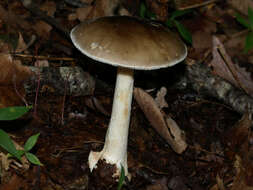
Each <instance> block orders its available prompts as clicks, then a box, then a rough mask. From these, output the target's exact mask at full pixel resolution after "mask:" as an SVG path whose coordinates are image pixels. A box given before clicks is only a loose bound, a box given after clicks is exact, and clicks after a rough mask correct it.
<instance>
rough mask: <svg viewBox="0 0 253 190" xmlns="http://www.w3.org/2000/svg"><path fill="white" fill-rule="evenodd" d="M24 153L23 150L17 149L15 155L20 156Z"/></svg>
mask: <svg viewBox="0 0 253 190" xmlns="http://www.w3.org/2000/svg"><path fill="white" fill-rule="evenodd" d="M24 153H25V151H24V150H17V155H18V156H20V158H21V157H22V156H23V154H24Z"/></svg>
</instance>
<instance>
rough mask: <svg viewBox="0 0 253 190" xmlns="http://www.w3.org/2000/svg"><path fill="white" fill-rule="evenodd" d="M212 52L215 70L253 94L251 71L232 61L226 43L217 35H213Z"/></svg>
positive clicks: (212, 62)
mask: <svg viewBox="0 0 253 190" xmlns="http://www.w3.org/2000/svg"><path fill="white" fill-rule="evenodd" d="M212 54H213V59H212V61H211V62H210V65H211V66H212V67H213V72H214V73H215V74H217V75H219V76H220V77H222V78H223V79H225V80H227V81H229V82H230V83H232V84H233V85H235V86H237V87H239V88H242V89H243V90H244V91H245V92H246V93H248V94H249V95H251V96H253V82H252V79H251V73H249V72H247V71H246V69H245V68H242V67H240V66H239V65H238V64H234V63H233V62H232V60H231V57H230V56H229V55H228V54H227V53H226V49H225V47H224V45H223V44H222V42H221V41H220V40H219V39H218V38H217V37H216V36H213V50H212Z"/></svg>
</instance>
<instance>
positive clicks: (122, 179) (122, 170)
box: [117, 165, 126, 190]
mask: <svg viewBox="0 0 253 190" xmlns="http://www.w3.org/2000/svg"><path fill="white" fill-rule="evenodd" d="M125 177H126V176H125V170H124V167H123V166H122V165H121V171H120V177H119V183H118V187H117V190H121V187H122V186H123V184H124V181H125Z"/></svg>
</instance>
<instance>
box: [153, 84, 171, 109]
mask: <svg viewBox="0 0 253 190" xmlns="http://www.w3.org/2000/svg"><path fill="white" fill-rule="evenodd" d="M166 94H167V89H166V88H165V87H162V88H161V89H160V90H159V91H158V92H157V94H156V98H155V102H156V104H157V106H158V107H159V108H160V109H163V108H167V107H168V103H167V102H166V100H165V96H166Z"/></svg>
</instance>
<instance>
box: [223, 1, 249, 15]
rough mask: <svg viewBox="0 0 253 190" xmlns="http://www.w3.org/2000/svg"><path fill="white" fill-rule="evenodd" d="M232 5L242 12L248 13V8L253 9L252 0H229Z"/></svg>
mask: <svg viewBox="0 0 253 190" xmlns="http://www.w3.org/2000/svg"><path fill="white" fill-rule="evenodd" d="M228 3H229V4H230V5H232V6H233V7H234V8H235V9H237V10H238V11H240V12H241V13H242V14H245V15H247V14H248V8H249V7H250V8H251V9H253V1H252V0H230V1H228Z"/></svg>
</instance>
